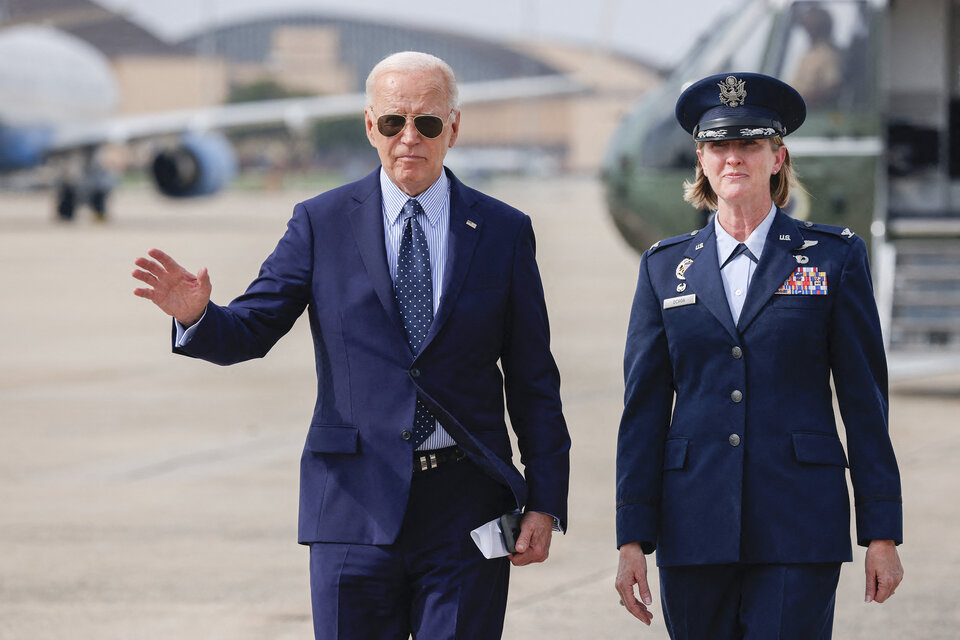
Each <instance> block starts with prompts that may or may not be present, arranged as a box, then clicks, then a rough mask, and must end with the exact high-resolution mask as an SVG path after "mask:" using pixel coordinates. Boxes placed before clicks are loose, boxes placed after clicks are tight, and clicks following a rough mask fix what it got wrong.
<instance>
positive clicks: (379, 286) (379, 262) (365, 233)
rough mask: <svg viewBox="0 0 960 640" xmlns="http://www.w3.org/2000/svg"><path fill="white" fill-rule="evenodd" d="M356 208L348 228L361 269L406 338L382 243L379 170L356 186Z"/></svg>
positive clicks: (381, 204) (381, 205)
mask: <svg viewBox="0 0 960 640" xmlns="http://www.w3.org/2000/svg"><path fill="white" fill-rule="evenodd" d="M353 198H354V200H356V201H357V208H356V209H355V210H354V211H353V212H351V215H350V224H351V225H352V226H353V233H354V236H355V238H356V241H357V248H358V249H359V250H360V257H361V259H362V260H363V266H364V268H365V269H366V271H367V275H368V276H369V278H370V282H371V284H373V289H374V291H376V292H377V297H378V298H379V299H380V304H381V305H383V309H384V311H386V312H387V315H388V316H390V319H391V321H392V322H393V323H394V324H395V325H396V326H397V328H398V329H400V331H401V335H404V336H405V335H406V333H405V332H404V329H403V321H402V320H401V319H400V312H399V310H398V309H397V302H396V298H395V297H394V294H393V280H392V279H391V278H390V270H389V267H388V266H387V249H386V244H385V243H384V239H383V201H382V196H381V194H380V170H379V169H378V170H377V171H374V172H373V173H372V174H370V175H369V176H367V177H366V178H365V179H364V180H362V181H361V182H360V183H358V187H357V190H356V192H355V194H354V196H353Z"/></svg>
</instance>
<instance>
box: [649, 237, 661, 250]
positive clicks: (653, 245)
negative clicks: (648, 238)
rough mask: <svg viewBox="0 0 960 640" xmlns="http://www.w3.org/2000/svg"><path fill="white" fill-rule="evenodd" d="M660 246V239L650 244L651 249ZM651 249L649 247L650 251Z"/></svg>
mask: <svg viewBox="0 0 960 640" xmlns="http://www.w3.org/2000/svg"><path fill="white" fill-rule="evenodd" d="M659 246H660V241H659V240H657V241H656V242H654V243H653V244H652V245H650V249H656V248H657V247H659ZM650 249H647V251H650Z"/></svg>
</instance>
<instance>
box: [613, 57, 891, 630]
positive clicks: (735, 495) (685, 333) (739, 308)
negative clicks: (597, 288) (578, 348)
mask: <svg viewBox="0 0 960 640" xmlns="http://www.w3.org/2000/svg"><path fill="white" fill-rule="evenodd" d="M676 115H677V119H678V120H679V122H680V124H681V126H682V127H683V128H684V129H685V130H686V131H688V132H690V133H691V134H692V135H693V138H694V140H695V141H696V145H697V157H698V160H699V162H698V164H697V167H696V179H695V181H694V182H693V183H692V184H690V183H688V184H687V185H686V200H687V201H689V202H690V203H691V204H692V205H693V206H695V207H697V208H701V207H704V206H706V207H709V208H710V209H713V210H715V211H716V215H715V216H714V217H713V220H712V221H711V222H709V223H708V224H707V225H706V226H705V227H703V228H702V229H699V230H695V231H692V232H691V233H688V234H684V235H682V236H678V237H675V238H670V239H668V240H661V241H660V242H658V243H656V244H654V245H653V246H652V247H651V248H650V249H649V250H647V251H646V252H645V253H644V254H643V257H642V259H641V262H640V275H639V280H638V283H637V290H636V295H635V297H634V301H633V310H632V312H631V315H630V324H629V330H628V333H627V345H626V356H625V362H624V370H625V376H626V395H625V406H624V410H623V417H622V420H621V422H620V433H619V440H618V445H617V489H616V501H617V517H616V522H617V546H618V547H619V549H620V566H619V569H618V572H617V578H616V588H617V591H618V592H619V594H620V598H621V604H623V605H625V606H626V608H627V610H628V611H629V612H630V613H631V614H633V615H634V616H636V617H637V618H639V619H640V620H641V621H643V622H644V623H646V624H650V622H651V619H652V617H653V615H652V613H651V612H650V610H649V609H648V607H649V605H651V603H652V598H651V595H650V587H649V585H648V583H647V565H646V558H645V555H644V554H649V553H652V552H653V551H656V553H657V565H658V566H659V569H660V598H661V603H662V606H663V616H664V621H665V624H666V627H667V630H668V632H669V633H670V637H671V638H673V639H674V640H733V639H749V640H770V639H771V638H781V639H796V640H818V639H827V638H830V637H831V634H832V627H833V612H834V598H835V594H836V588H837V583H838V580H839V577H840V565H841V563H842V562H847V561H850V560H851V559H852V553H851V545H850V523H849V519H850V513H849V511H850V504H849V502H850V501H849V496H848V495H847V479H846V469H847V467H848V465H849V469H850V478H851V480H852V483H853V491H854V503H855V508H856V526H857V543H858V544H860V545H862V546H865V547H867V551H866V600H867V602H871V601H875V602H883V601H885V600H886V599H887V598H889V597H890V596H891V595H893V592H894V590H895V589H896V588H897V585H898V584H899V583H900V580H901V579H902V576H903V569H902V567H901V564H900V559H899V556H898V554H897V549H896V545H897V544H899V543H900V542H901V538H902V512H901V499H900V476H899V471H898V469H897V461H896V458H895V457H894V452H893V447H892V445H891V442H890V437H889V434H888V426H887V368H886V360H885V356H884V349H883V341H882V338H881V335H880V321H879V318H878V315H877V308H876V303H875V301H874V296H873V288H872V285H871V280H870V272H869V268H868V264H867V250H866V245H865V244H864V242H863V240H861V239H860V238H859V237H858V236H857V235H856V234H854V233H853V232H852V231H851V230H850V229H844V228H841V227H833V226H827V225H821V224H815V223H813V222H801V221H799V220H795V219H793V218H790V217H788V216H787V215H786V214H784V213H783V210H782V209H781V207H783V206H784V205H785V204H786V203H787V200H788V198H789V195H790V191H791V189H792V188H797V185H796V182H795V177H794V172H793V168H792V166H791V162H790V155H789V153H788V152H787V148H786V147H785V146H784V144H783V136H786V135H787V134H788V133H793V132H794V131H795V130H796V129H797V127H799V126H800V124H801V123H802V122H803V120H804V118H805V115H806V108H805V106H804V102H803V99H802V98H801V97H800V95H799V94H798V93H797V92H796V91H795V90H794V89H793V88H791V87H790V86H788V85H787V84H785V83H783V82H781V81H779V80H776V79H774V78H771V77H769V76H764V75H759V74H753V73H730V74H721V75H716V76H711V77H708V78H704V79H703V80H700V81H699V82H696V83H694V84H693V85H692V86H690V87H689V88H688V89H687V90H686V91H684V92H683V93H682V94H681V95H680V97H679V99H678V100H677V107H676ZM831 377H832V380H833V385H834V388H835V389H836V401H837V404H838V405H839V408H840V415H841V417H842V419H843V425H844V428H845V432H846V451H845V450H844V443H843V441H842V440H841V439H840V437H839V436H838V433H837V420H836V416H835V415H834V410H833V403H834V396H833V393H832V392H831ZM848 453H849V458H848V456H847V454H848ZM848 460H849V462H848ZM635 586H636V587H637V588H638V590H639V595H640V599H639V600H638V599H637V598H636V596H635V593H634V587H635Z"/></svg>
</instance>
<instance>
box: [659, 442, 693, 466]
mask: <svg viewBox="0 0 960 640" xmlns="http://www.w3.org/2000/svg"><path fill="white" fill-rule="evenodd" d="M687 442H688V441H687V439H686V438H673V439H671V440H667V443H666V444H665V445H664V447H663V470H664V471H669V470H670V469H683V465H685V464H686V462H687Z"/></svg>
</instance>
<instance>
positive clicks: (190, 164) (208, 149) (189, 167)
mask: <svg viewBox="0 0 960 640" xmlns="http://www.w3.org/2000/svg"><path fill="white" fill-rule="evenodd" d="M151 172H152V173H153V179H154V181H155V182H156V183H157V188H158V189H159V190H160V193H162V194H163V195H165V196H168V197H171V198H193V197H195V196H206V195H210V194H213V193H216V192H217V191H219V190H220V189H222V188H223V186H224V185H225V184H227V183H228V182H229V181H230V180H232V179H233V176H234V175H235V174H236V172H237V158H236V155H235V154H234V152H233V147H232V146H230V143H229V142H228V141H227V139H226V138H225V137H224V136H223V135H221V134H219V133H202V134H198V133H187V134H185V135H184V136H183V137H182V138H181V139H180V141H179V143H178V144H177V146H175V147H172V148H169V149H164V150H163V151H161V152H160V153H158V154H157V155H156V157H155V158H154V159H153V165H152V167H151Z"/></svg>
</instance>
